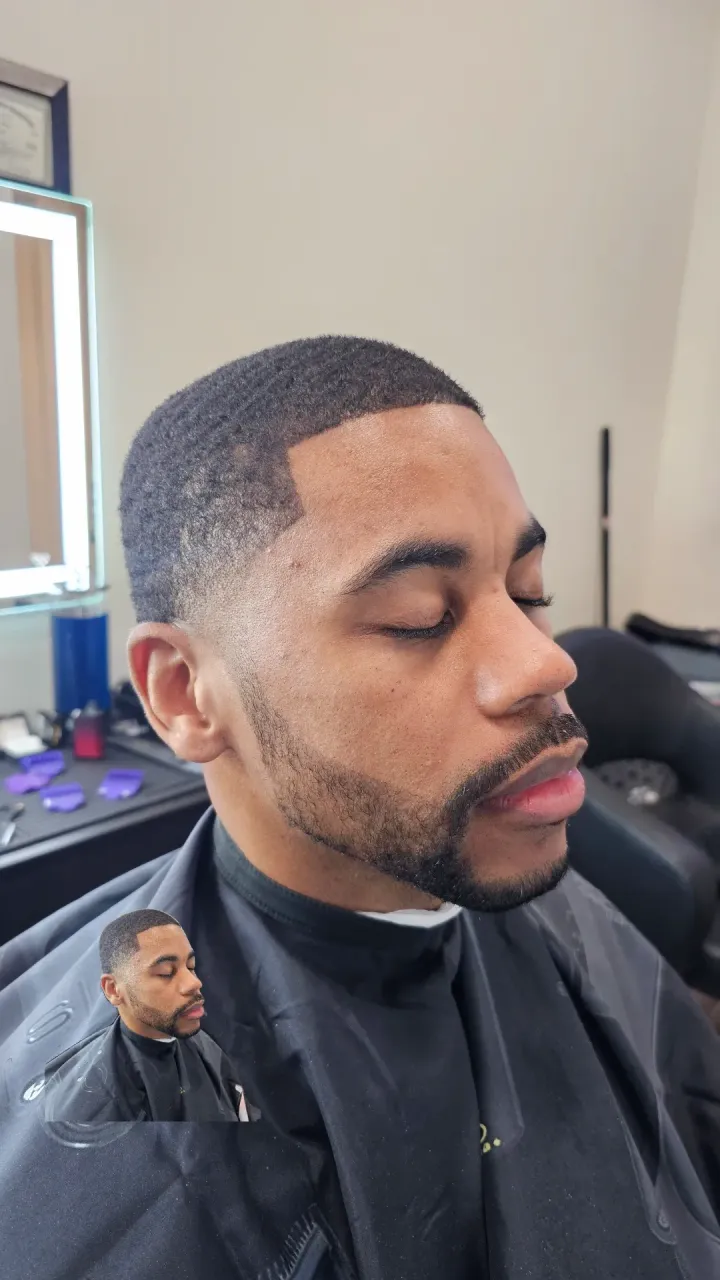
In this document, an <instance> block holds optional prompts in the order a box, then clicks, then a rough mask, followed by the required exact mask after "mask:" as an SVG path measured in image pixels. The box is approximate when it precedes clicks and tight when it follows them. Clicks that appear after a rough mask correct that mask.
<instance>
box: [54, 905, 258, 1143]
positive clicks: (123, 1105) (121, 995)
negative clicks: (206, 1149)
mask: <svg viewBox="0 0 720 1280" xmlns="http://www.w3.org/2000/svg"><path fill="white" fill-rule="evenodd" d="M100 965H101V968H102V970H103V972H102V977H101V978H100V985H101V987H102V990H103V994H104V996H105V999H106V1000H107V1001H108V1002H109V1003H110V1004H111V1005H113V1006H114V1007H115V1008H116V1009H117V1011H118V1015H119V1016H118V1017H117V1018H116V1020H115V1021H114V1022H113V1023H112V1025H111V1026H110V1027H109V1028H108V1029H107V1030H103V1031H99V1032H95V1033H93V1034H92V1035H91V1036H89V1037H88V1038H87V1039H86V1040H85V1041H83V1042H82V1043H81V1044H79V1045H73V1046H72V1048H71V1049H69V1050H66V1051H65V1052H64V1053H62V1054H60V1055H58V1056H57V1057H56V1058H55V1059H54V1060H53V1061H52V1062H50V1063H48V1065H47V1067H46V1070H45V1092H44V1098H43V1103H44V1106H45V1115H46V1118H47V1119H54V1120H61V1121H64V1122H76V1123H82V1124H88V1123H90V1122H94V1123H96V1124H99V1123H103V1124H105V1123H108V1122H109V1121H115V1120H131V1119H135V1120H238V1119H242V1120H248V1119H249V1116H248V1112H247V1103H246V1100H245V1098H244V1096H243V1089H242V1086H241V1084H240V1083H239V1082H238V1079H237V1074H236V1072H235V1071H234V1069H233V1067H232V1064H231V1063H230V1061H229V1059H228V1058H227V1057H226V1055H225V1054H224V1053H223V1052H222V1050H221V1049H220V1047H219V1046H218V1045H217V1044H216V1043H215V1041H214V1040H213V1039H212V1038H211V1037H210V1036H208V1035H207V1034H206V1033H205V1032H204V1031H201V1030H200V1020H201V1018H202V1017H203V1016H204V1013H205V1008H204V1006H205V1001H204V999H201V998H200V993H201V989H202V982H201V981H200V977H199V975H198V972H197V968H196V961H195V952H194V951H193V950H192V948H191V946H190V944H189V942H188V939H187V937H186V935H185V932H184V930H183V929H182V927H181V925H179V924H178V922H177V920H174V919H173V917H172V916H170V915H168V914H167V913H166V912H164V911H152V910H150V911H148V910H145V911H130V912H128V913H127V914H126V915H122V916H118V918H117V919H115V920H111V922H110V924H108V925H106V926H105V928H104V929H103V931H102V934H101V937H100Z"/></svg>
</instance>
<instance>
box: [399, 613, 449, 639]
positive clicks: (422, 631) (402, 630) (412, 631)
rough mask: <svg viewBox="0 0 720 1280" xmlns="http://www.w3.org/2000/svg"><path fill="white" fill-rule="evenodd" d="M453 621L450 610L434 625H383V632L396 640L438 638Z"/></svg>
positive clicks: (447, 629)
mask: <svg viewBox="0 0 720 1280" xmlns="http://www.w3.org/2000/svg"><path fill="white" fill-rule="evenodd" d="M453 621H454V619H453V616H452V614H451V613H450V612H449V611H448V612H447V613H445V614H443V616H442V618H441V619H440V621H439V622H436V623H435V626H434V627H383V628H382V633H383V635H386V636H393V637H394V638H395V639H396V640H437V639H438V638H439V637H440V636H442V635H445V633H446V631H449V630H450V629H451V627H452V625H453Z"/></svg>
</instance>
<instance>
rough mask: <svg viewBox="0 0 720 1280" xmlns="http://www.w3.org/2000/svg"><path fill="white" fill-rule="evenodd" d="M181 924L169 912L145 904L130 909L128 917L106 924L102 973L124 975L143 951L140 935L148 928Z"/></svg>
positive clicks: (101, 935) (101, 939) (115, 975)
mask: <svg viewBox="0 0 720 1280" xmlns="http://www.w3.org/2000/svg"><path fill="white" fill-rule="evenodd" d="M179 923H180V922H179V921H178V920H176V919H175V917H174V916H169V915H168V914H167V912H166V911H156V910H155V909H154V908H152V907H143V908H142V909H141V910H139V911H128V912H126V913H125V915H124V916H117V918H116V919H115V920H111V921H110V923H109V924H106V925H105V928H104V929H103V931H102V933H101V934H100V971H101V973H111V974H113V976H114V977H118V976H120V975H121V974H122V972H123V970H125V969H126V968H127V965H128V961H130V960H131V959H132V957H133V956H134V955H136V954H137V952H138V951H139V950H140V943H139V942H138V934H139V933H143V932H144V930H145V929H154V928H155V927H156V926H157V925H163V924H179ZM180 927H181V928H182V926H180Z"/></svg>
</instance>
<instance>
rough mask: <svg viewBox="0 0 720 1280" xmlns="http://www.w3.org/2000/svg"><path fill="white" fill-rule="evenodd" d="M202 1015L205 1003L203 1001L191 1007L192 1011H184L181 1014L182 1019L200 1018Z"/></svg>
mask: <svg viewBox="0 0 720 1280" xmlns="http://www.w3.org/2000/svg"><path fill="white" fill-rule="evenodd" d="M204 1013H205V1003H204V1001H203V1002H202V1003H201V1004H194V1005H193V1006H192V1009H186V1010H185V1012H184V1014H183V1017H184V1018H202V1016H203V1014H204Z"/></svg>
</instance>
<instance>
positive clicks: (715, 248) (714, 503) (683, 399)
mask: <svg viewBox="0 0 720 1280" xmlns="http://www.w3.org/2000/svg"><path fill="white" fill-rule="evenodd" d="M719 216H720V57H719V58H718V60H717V62H716V68H715V73H714V78H713V91H712V97H711V100H710V105H709V110H708V116H707V125H706V130H705V137H704V142H703V149H702V158H701V165H700V176H699V182H698V193H697V204H696V208H695V220H694V223H693V229H692V236H691V240H690V251H689V254H688V262H687V272H686V276H685V284H684V288H683V294H682V304H681V307H680V316H679V322H678V333H677V344H676V348H675V357H674V361H673V367H672V377H671V381H670V390H669V395H668V402H667V412H666V415H665V422H664V431H663V439H662V449H661V454H660V467H659V474H658V486H657V494H656V500H655V508H654V519H653V525H652V539H651V543H650V554H649V555H648V562H647V571H646V575H645V590H644V595H643V606H644V608H645V610H646V611H647V612H649V613H651V614H652V615H653V616H655V617H658V618H661V619H663V618H664V619H665V620H666V621H668V622H671V623H673V624H674V625H678V626H683V625H685V626H704V627H715V628H720V231H719V222H718V219H719Z"/></svg>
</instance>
